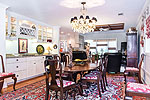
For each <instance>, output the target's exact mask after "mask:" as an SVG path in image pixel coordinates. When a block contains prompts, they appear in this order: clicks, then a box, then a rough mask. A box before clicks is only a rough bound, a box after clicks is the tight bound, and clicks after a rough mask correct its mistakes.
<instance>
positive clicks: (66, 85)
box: [44, 59, 76, 100]
mask: <svg viewBox="0 0 150 100" xmlns="http://www.w3.org/2000/svg"><path fill="white" fill-rule="evenodd" d="M44 66H45V73H46V95H45V100H48V99H49V90H54V91H56V98H57V92H58V91H60V100H63V99H66V98H67V97H68V91H69V90H71V92H70V93H71V94H73V97H74V99H75V94H76V91H75V88H76V83H75V82H73V81H68V80H63V79H62V77H61V74H62V64H61V63H60V61H59V60H50V59H49V60H45V62H44ZM56 69H59V78H56ZM49 74H50V75H51V80H50V76H49ZM49 80H50V83H49ZM63 93H65V98H64V97H63Z"/></svg>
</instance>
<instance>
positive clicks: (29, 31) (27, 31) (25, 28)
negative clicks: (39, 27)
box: [19, 20, 36, 37]
mask: <svg viewBox="0 0 150 100" xmlns="http://www.w3.org/2000/svg"><path fill="white" fill-rule="evenodd" d="M19 35H26V36H30V37H36V25H35V24H34V23H32V22H31V21H27V20H19Z"/></svg>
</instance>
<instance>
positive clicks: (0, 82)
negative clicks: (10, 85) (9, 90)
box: [0, 79, 4, 93]
mask: <svg viewBox="0 0 150 100" xmlns="http://www.w3.org/2000/svg"><path fill="white" fill-rule="evenodd" d="M3 84H4V79H1V80H0V93H2V88H3Z"/></svg>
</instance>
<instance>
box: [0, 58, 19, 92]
mask: <svg viewBox="0 0 150 100" xmlns="http://www.w3.org/2000/svg"><path fill="white" fill-rule="evenodd" d="M0 58H1V64H2V73H0V92H1V90H2V88H3V83H4V79H6V78H10V77H11V78H12V79H13V80H14V84H13V89H14V91H15V85H16V82H17V78H16V76H15V74H14V73H8V72H5V67H4V61H3V56H2V55H0Z"/></svg>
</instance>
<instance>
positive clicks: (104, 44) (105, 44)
mask: <svg viewBox="0 0 150 100" xmlns="http://www.w3.org/2000/svg"><path fill="white" fill-rule="evenodd" d="M107 45H108V44H97V46H107Z"/></svg>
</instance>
